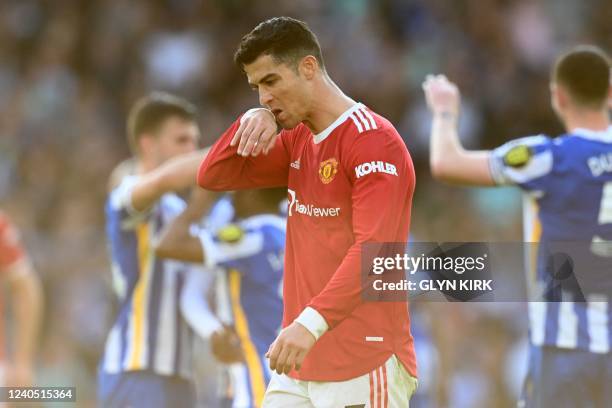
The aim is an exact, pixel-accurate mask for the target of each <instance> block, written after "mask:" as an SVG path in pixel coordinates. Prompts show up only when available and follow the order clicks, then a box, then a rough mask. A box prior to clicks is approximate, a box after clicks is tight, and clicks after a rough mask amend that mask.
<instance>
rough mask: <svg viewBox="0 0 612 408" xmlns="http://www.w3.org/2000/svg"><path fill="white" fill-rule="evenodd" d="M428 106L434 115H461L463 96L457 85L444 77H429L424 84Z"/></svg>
mask: <svg viewBox="0 0 612 408" xmlns="http://www.w3.org/2000/svg"><path fill="white" fill-rule="evenodd" d="M423 91H425V100H426V101H427V106H428V107H429V109H430V110H431V111H432V113H433V114H434V115H452V116H453V117H455V118H456V117H457V116H458V115H459V106H460V104H461V96H460V95H459V89H458V88H457V85H455V84H454V83H452V82H450V81H449V80H448V79H447V78H446V77H445V76H444V75H435V76H434V75H427V79H425V82H423Z"/></svg>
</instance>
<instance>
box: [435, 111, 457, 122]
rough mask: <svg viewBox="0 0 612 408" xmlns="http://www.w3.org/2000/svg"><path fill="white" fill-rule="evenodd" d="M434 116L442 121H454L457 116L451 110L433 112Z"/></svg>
mask: <svg viewBox="0 0 612 408" xmlns="http://www.w3.org/2000/svg"><path fill="white" fill-rule="evenodd" d="M434 116H435V117H436V118H438V119H442V120H453V121H456V120H457V117H458V116H459V115H458V114H457V112H454V111H452V110H441V111H437V112H435V114H434Z"/></svg>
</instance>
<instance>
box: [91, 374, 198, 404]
mask: <svg viewBox="0 0 612 408" xmlns="http://www.w3.org/2000/svg"><path fill="white" fill-rule="evenodd" d="M98 406H99V407H101V408H102V407H103V408H126V407H130V408H165V407H172V408H183V407H184V408H193V407H194V406H195V392H194V389H193V385H192V383H191V382H190V381H188V380H185V379H183V378H181V377H176V376H175V377H167V376H163V375H158V374H154V373H151V372H148V371H130V372H124V373H120V374H106V373H99V375H98Z"/></svg>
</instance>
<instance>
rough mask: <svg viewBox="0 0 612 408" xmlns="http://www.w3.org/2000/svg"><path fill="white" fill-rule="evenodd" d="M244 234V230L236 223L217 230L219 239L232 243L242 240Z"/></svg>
mask: <svg viewBox="0 0 612 408" xmlns="http://www.w3.org/2000/svg"><path fill="white" fill-rule="evenodd" d="M243 236H244V231H243V230H242V228H240V227H239V226H238V225H236V224H229V225H226V226H225V227H223V228H221V229H219V231H218V232H217V238H219V241H222V242H227V243H230V244H232V243H235V242H238V241H240V240H241V239H242V237H243Z"/></svg>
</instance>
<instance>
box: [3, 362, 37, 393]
mask: <svg viewBox="0 0 612 408" xmlns="http://www.w3.org/2000/svg"><path fill="white" fill-rule="evenodd" d="M6 378H7V379H8V385H9V386H10V387H31V386H32V385H33V384H34V370H33V369H32V366H31V365H30V364H9V365H8V367H7V377H6Z"/></svg>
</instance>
